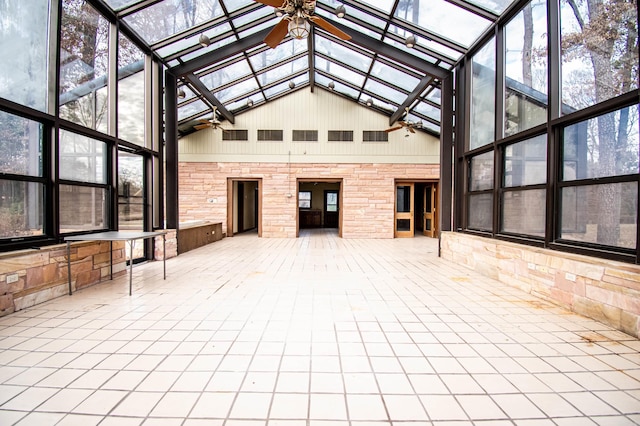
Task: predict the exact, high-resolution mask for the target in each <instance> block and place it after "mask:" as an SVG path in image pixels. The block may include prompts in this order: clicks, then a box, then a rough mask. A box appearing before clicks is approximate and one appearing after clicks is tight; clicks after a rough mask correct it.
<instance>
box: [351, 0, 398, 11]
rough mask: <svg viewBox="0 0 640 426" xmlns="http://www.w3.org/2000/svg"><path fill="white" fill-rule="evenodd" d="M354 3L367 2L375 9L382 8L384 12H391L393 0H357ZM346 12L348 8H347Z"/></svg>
mask: <svg viewBox="0 0 640 426" xmlns="http://www.w3.org/2000/svg"><path fill="white" fill-rule="evenodd" d="M356 3H362V4H367V5H369V6H371V7H373V8H375V9H378V10H382V11H383V12H386V13H391V8H393V3H395V2H394V1H393V0H376V1H367V0H358V1H357V2H356ZM347 13H349V10H348V9H347Z"/></svg>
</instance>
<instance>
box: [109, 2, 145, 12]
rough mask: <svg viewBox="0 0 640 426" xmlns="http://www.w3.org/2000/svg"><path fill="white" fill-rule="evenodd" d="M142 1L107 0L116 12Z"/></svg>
mask: <svg viewBox="0 0 640 426" xmlns="http://www.w3.org/2000/svg"><path fill="white" fill-rule="evenodd" d="M140 2H141V0H105V3H107V4H108V5H109V6H111V8H112V9H114V10H120V9H124V8H125V7H128V6H131V5H133V4H136V3H140Z"/></svg>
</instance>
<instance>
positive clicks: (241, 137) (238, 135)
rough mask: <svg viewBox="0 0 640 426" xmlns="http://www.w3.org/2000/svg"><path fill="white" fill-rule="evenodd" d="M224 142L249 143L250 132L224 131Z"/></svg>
mask: <svg viewBox="0 0 640 426" xmlns="http://www.w3.org/2000/svg"><path fill="white" fill-rule="evenodd" d="M222 140H223V141H248V140H249V131H248V130H235V129H234V130H223V131H222Z"/></svg>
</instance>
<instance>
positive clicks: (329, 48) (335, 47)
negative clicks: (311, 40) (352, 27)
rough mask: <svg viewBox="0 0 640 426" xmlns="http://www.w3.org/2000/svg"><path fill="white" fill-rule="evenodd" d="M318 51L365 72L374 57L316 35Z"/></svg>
mask: <svg viewBox="0 0 640 426" xmlns="http://www.w3.org/2000/svg"><path fill="white" fill-rule="evenodd" d="M316 51H317V52H319V53H324V54H325V55H326V56H328V57H330V58H334V59H335V60H336V61H338V62H342V63H345V64H347V65H349V66H351V67H353V68H355V69H357V70H359V71H362V72H364V73H366V72H368V71H369V67H370V66H371V61H372V59H371V58H369V57H367V56H365V55H362V54H360V53H358V52H356V51H354V50H351V49H349V48H348V47H345V46H343V45H341V44H338V43H333V42H332V41H330V40H328V39H326V38H324V37H320V36H316Z"/></svg>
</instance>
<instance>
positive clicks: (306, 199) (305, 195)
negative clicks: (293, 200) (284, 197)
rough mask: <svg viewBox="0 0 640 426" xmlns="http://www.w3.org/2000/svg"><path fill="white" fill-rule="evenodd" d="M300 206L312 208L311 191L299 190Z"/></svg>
mask: <svg viewBox="0 0 640 426" xmlns="http://www.w3.org/2000/svg"><path fill="white" fill-rule="evenodd" d="M298 207H299V208H301V209H310V208H311V191H300V192H298Z"/></svg>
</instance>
